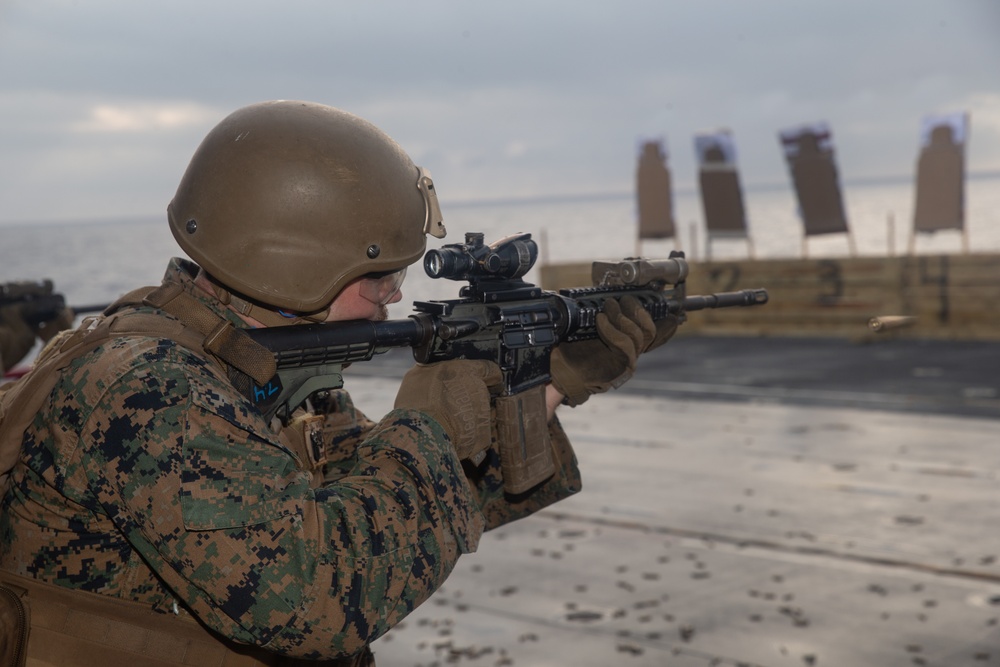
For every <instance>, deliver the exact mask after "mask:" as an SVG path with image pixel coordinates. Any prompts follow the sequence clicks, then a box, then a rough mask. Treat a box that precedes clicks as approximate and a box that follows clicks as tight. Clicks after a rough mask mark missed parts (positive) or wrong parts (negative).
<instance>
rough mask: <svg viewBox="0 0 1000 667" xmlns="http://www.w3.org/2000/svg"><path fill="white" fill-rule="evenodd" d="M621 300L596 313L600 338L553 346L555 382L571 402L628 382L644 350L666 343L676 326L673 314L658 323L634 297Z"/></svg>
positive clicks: (575, 403) (572, 404) (610, 301)
mask: <svg viewBox="0 0 1000 667" xmlns="http://www.w3.org/2000/svg"><path fill="white" fill-rule="evenodd" d="M620 301H621V303H619V302H618V301H616V300H615V299H608V300H607V301H605V302H604V310H603V312H601V313H598V315H597V333H598V336H599V338H595V339H593V340H584V341H578V342H575V343H564V344H562V345H558V346H556V348H555V349H554V350H553V351H552V358H551V372H552V384H553V386H555V388H556V389H557V390H558V391H559V392H560V393H561V394H564V395H565V396H566V399H565V400H564V401H563V402H564V403H566V404H567V405H571V406H577V405H580V404H581V403H583V402H584V401H586V400H587V399H588V398H590V396H591V395H592V394H600V393H603V392H605V391H608V390H609V389H617V388H618V387H620V386H622V385H623V384H625V382H626V381H627V380H628V379H629V378H630V377H632V375H633V374H634V373H635V367H636V362H637V361H638V359H639V355H640V354H642V353H643V352H648V351H649V350H652V349H654V348H657V347H659V346H660V345H663V344H664V343H666V342H667V341H668V340H669V339H670V337H671V336H673V335H674V332H675V331H677V324H678V320H677V318H676V317H674V316H673V315H671V316H668V317H667V318H665V319H662V320H660V321H659V322H655V323H654V322H653V318H652V317H651V316H650V315H649V313H647V312H646V310H645V309H644V308H643V307H642V304H640V303H639V301H638V299H636V298H635V297H631V296H626V297H623V298H622V299H621V300H620Z"/></svg>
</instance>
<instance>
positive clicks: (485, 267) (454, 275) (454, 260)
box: [424, 232, 538, 283]
mask: <svg viewBox="0 0 1000 667" xmlns="http://www.w3.org/2000/svg"><path fill="white" fill-rule="evenodd" d="M483 238H484V235H483V234H482V233H481V232H469V233H468V234H466V235H465V243H451V244H449V245H445V246H442V247H441V248H440V249H438V250H428V251H427V254H426V255H424V271H425V272H426V273H427V275H428V276H430V277H431V278H447V279H448V280H467V281H469V282H470V283H477V282H480V281H483V280H491V281H502V280H514V279H515V278H520V277H521V276H523V275H524V274H526V273H527V272H528V271H529V270H530V269H531V267H532V266H534V264H535V260H536V259H538V245H537V244H536V243H535V242H534V241H532V240H531V234H514V235H513V236H507V237H505V238H502V239H500V240H499V241H495V242H494V243H491V244H490V245H485V244H484V243H483Z"/></svg>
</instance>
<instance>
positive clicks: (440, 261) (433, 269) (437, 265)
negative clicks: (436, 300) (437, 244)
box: [424, 250, 444, 278]
mask: <svg viewBox="0 0 1000 667" xmlns="http://www.w3.org/2000/svg"><path fill="white" fill-rule="evenodd" d="M424 271H426V272H427V275H428V276H430V277H431V278H440V277H441V274H442V273H443V272H444V258H443V257H442V256H441V253H439V252H438V251H437V250H431V251H429V252H428V253H427V256H426V257H424Z"/></svg>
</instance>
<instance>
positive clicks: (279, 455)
mask: <svg viewBox="0 0 1000 667" xmlns="http://www.w3.org/2000/svg"><path fill="white" fill-rule="evenodd" d="M176 354H179V355H180V356H181V359H179V360H177V359H176V357H175V359H174V362H173V363H170V364H167V363H153V364H149V365H147V366H145V367H142V368H139V369H133V370H132V372H130V373H129V374H128V375H126V376H125V377H123V378H122V379H121V380H120V381H119V382H117V383H115V384H113V385H112V386H111V387H110V388H109V389H108V390H107V391H106V392H105V395H104V398H103V399H102V400H101V401H100V403H99V404H98V406H97V408H96V409H95V410H94V412H93V413H92V415H91V417H90V419H89V420H88V422H87V425H86V426H85V433H86V434H87V435H88V441H89V442H90V443H91V444H90V449H91V451H88V452H86V453H85V454H86V456H85V460H86V463H85V464H84V465H86V471H87V476H88V479H89V483H90V486H91V488H92V489H94V490H95V493H96V494H97V496H98V499H99V501H100V503H101V504H102V506H103V507H104V509H105V510H106V511H107V513H108V515H109V516H110V517H111V518H112V520H113V521H114V522H115V524H116V526H117V527H118V528H119V529H120V530H121V531H122V532H123V534H124V535H125V536H126V538H127V539H128V540H129V542H130V543H131V545H132V546H133V548H135V549H136V550H137V551H138V552H140V553H141V555H142V556H143V558H144V560H145V561H146V562H147V563H148V564H149V565H150V567H152V568H153V570H154V571H155V572H156V573H157V575H158V576H159V577H160V578H161V579H162V580H163V581H164V582H166V584H167V585H168V586H169V587H170V588H171V590H172V591H173V592H174V594H175V595H176V596H177V597H178V598H179V599H180V600H181V601H183V602H184V603H185V604H186V605H187V606H188V607H189V608H190V609H191V610H192V611H193V613H195V614H196V615H197V616H198V617H199V618H200V619H201V620H202V621H203V622H205V623H206V624H207V625H209V626H210V627H212V628H213V629H215V630H217V631H218V632H220V633H221V634H223V635H224V636H226V637H230V638H232V639H234V640H236V641H238V642H243V643H252V644H256V645H261V646H265V647H266V648H267V649H269V650H271V651H274V652H276V653H281V654H286V655H292V656H298V657H305V658H314V659H315V658H328V657H336V656H339V655H348V654H352V653H355V652H357V651H359V650H361V649H362V648H363V647H364V646H365V645H366V644H368V643H370V642H371V641H373V640H374V639H376V638H377V637H379V636H380V635H382V634H383V633H385V632H386V630H387V629H388V628H389V627H391V626H392V625H393V624H395V623H397V622H398V621H399V620H400V619H402V618H403V616H405V615H406V614H407V613H408V612H410V611H412V610H413V609H414V608H415V607H416V606H417V605H419V604H420V603H421V602H423V601H424V600H425V599H426V598H427V597H429V596H430V595H431V593H432V592H433V591H434V590H435V589H436V588H437V587H438V586H440V584H441V583H442V582H443V580H444V579H445V578H446V577H447V575H448V574H449V572H450V571H451V569H452V568H453V567H454V564H455V562H456V560H457V558H458V556H459V555H460V554H461V553H464V552H468V551H473V550H475V548H476V545H477V542H478V539H479V536H480V534H481V532H482V530H483V517H482V514H481V513H480V511H479V508H478V505H477V503H476V500H475V495H474V494H473V492H472V490H471V488H470V487H469V486H468V483H467V481H466V478H465V476H464V474H463V473H462V470H461V467H460V464H459V462H458V460H457V459H456V457H455V455H454V453H453V451H452V448H451V446H450V445H449V444H448V441H447V438H446V436H445V435H444V433H443V432H442V431H441V430H440V427H439V426H438V425H437V424H436V423H435V422H433V421H431V420H427V419H424V418H423V417H422V416H421V415H420V414H419V413H416V412H412V411H405V410H396V411H393V412H391V413H389V415H387V416H386V417H385V418H384V419H383V420H382V421H381V422H379V423H378V424H377V425H375V426H374V427H373V428H372V429H371V430H370V432H369V433H368V435H367V437H366V438H365V439H364V440H363V441H362V442H361V443H360V446H359V447H358V450H357V463H356V465H355V466H354V468H353V469H352V470H350V471H349V472H348V474H346V475H345V476H343V477H342V478H341V479H339V480H338V481H337V482H336V483H333V484H329V485H327V486H324V487H322V488H319V489H316V490H313V489H311V488H310V484H309V475H308V474H307V473H304V472H302V471H301V470H300V469H299V466H298V465H297V463H296V461H295V459H294V457H293V455H292V454H291V452H290V451H289V450H287V449H286V448H285V447H284V446H283V444H282V442H281V441H280V439H278V437H277V436H275V435H274V434H273V433H271V431H270V430H269V429H268V428H267V425H266V424H264V423H263V422H262V420H261V419H260V417H259V416H257V414H256V413H255V412H254V411H253V408H252V407H251V406H250V405H249V404H248V403H247V402H246V401H245V400H244V399H243V398H242V397H240V396H238V395H236V394H235V393H234V392H233V390H232V389H231V388H230V387H229V386H228V384H227V383H225V382H224V381H223V380H221V379H220V378H215V377H212V376H210V375H209V374H208V373H207V372H205V373H200V374H199V373H198V372H195V371H192V370H191V368H192V367H191V365H190V362H189V361H187V362H186V361H185V360H184V358H183V356H184V354H183V353H181V352H177V353H176ZM178 396H180V397H186V398H185V399H184V400H177V397H178Z"/></svg>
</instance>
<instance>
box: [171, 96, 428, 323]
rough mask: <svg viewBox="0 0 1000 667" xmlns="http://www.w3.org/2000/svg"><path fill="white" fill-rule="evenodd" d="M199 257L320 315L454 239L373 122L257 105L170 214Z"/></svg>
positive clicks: (195, 166)
mask: <svg viewBox="0 0 1000 667" xmlns="http://www.w3.org/2000/svg"><path fill="white" fill-rule="evenodd" d="M167 215H168V218H169V220H170V230H171V231H172V232H173V235H174V238H175V239H176V240H177V243H178V244H180V246H181V248H182V249H183V250H184V252H185V253H187V254H188V256H189V257H191V259H193V260H194V261H195V262H197V263H198V264H199V265H200V266H201V267H202V268H204V269H205V270H206V271H207V272H208V273H209V274H210V275H211V276H212V277H213V278H214V279H215V280H217V281H218V282H219V283H221V284H222V285H223V286H225V287H226V288H227V289H229V290H232V291H233V292H235V293H237V294H240V295H242V296H244V297H246V298H248V299H251V300H253V301H256V302H259V303H261V304H264V305H266V306H270V307H273V308H280V309H285V310H291V311H295V312H299V313H312V312H316V311H319V310H322V309H324V308H326V306H327V305H328V304H329V303H330V302H331V301H332V300H333V299H334V297H336V296H337V294H338V293H339V292H340V290H341V289H343V288H344V286H345V285H346V284H347V283H348V282H350V281H351V280H353V279H354V278H357V277H358V276H361V275H364V274H368V273H383V272H387V271H395V270H398V269H401V268H403V267H406V266H408V265H409V264H412V263H413V262H415V261H417V260H418V259H419V258H420V257H421V256H422V255H423V253H424V249H425V247H426V234H432V235H434V236H436V237H438V238H441V237H443V236H444V231H445V230H444V225H442V224H441V211H440V208H439V206H438V203H437V195H436V193H435V191H434V184H433V182H432V181H431V179H430V175H429V174H428V173H427V172H425V171H424V170H422V169H420V168H418V167H416V166H415V165H414V164H413V162H412V161H411V160H410V158H409V156H408V155H407V154H406V153H405V152H403V150H402V149H401V148H400V147H399V145H398V144H396V142H395V141H393V140H392V139H391V138H390V137H388V136H387V135H386V134H385V133H384V132H382V131H381V130H379V129H378V128H377V127H375V126H374V125H372V124H371V123H369V122H368V121H366V120H364V119H362V118H359V117H357V116H354V115H352V114H349V113H347V112H345V111H341V110H339V109H334V108H333V107H328V106H324V105H322V104H315V103H311V102H295V101H275V102H263V103H260V104H253V105H250V106H248V107H244V108H242V109H239V110H237V111H235V112H233V113H232V114H230V115H229V116H228V117H226V118H225V119H223V121H222V122H220V123H219V124H218V125H217V126H216V127H215V128H214V129H213V130H212V131H211V132H209V133H208V136H206V137H205V139H204V141H202V143H201V145H200V146H199V147H198V150H197V151H196V152H195V154H194V157H192V158H191V163H190V164H189V165H188V168H187V171H186V172H185V173H184V177H183V178H182V179H181V182H180V185H179V186H178V188H177V194H176V195H175V196H174V199H173V201H171V202H170V205H169V206H168V207H167Z"/></svg>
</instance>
